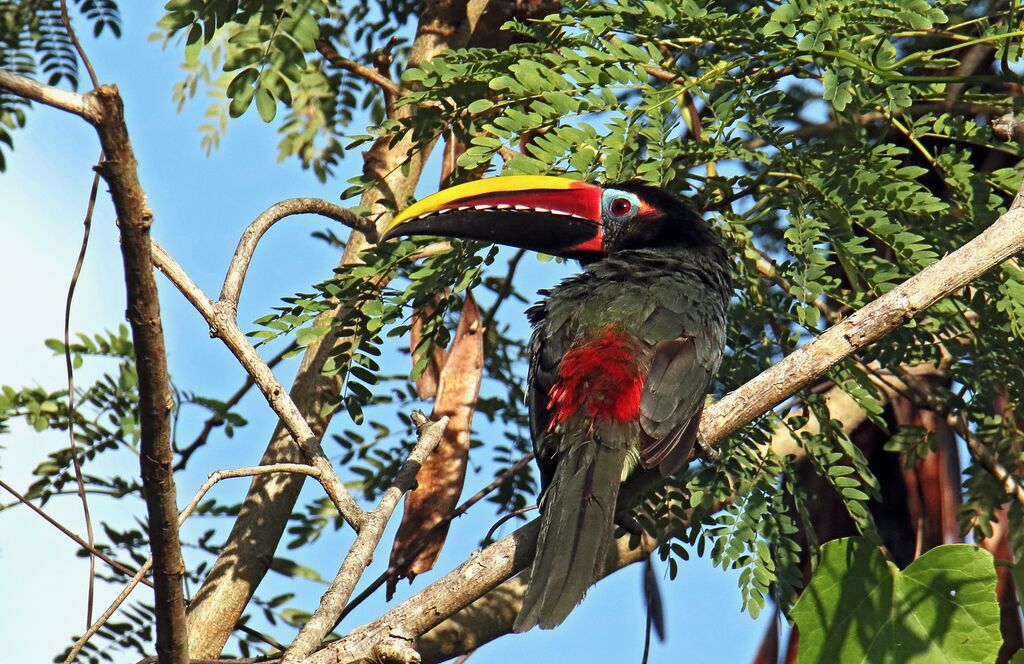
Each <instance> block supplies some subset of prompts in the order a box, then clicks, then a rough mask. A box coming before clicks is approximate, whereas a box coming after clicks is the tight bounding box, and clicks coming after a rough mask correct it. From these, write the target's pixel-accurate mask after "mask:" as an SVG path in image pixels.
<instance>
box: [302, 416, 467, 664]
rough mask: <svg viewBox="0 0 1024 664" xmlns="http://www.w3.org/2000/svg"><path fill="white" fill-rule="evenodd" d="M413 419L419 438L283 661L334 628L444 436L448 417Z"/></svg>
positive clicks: (309, 648) (307, 650) (305, 650)
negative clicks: (393, 517)
mask: <svg viewBox="0 0 1024 664" xmlns="http://www.w3.org/2000/svg"><path fill="white" fill-rule="evenodd" d="M413 421H414V422H415V423H416V426H417V428H418V430H419V440H418V441H417V442H416V445H415V446H413V448H412V452H410V453H409V458H408V459H406V461H405V463H404V464H402V467H401V468H400V469H399V470H398V474H396V475H395V479H394V480H393V481H392V482H391V486H390V487H388V489H387V490H386V491H385V492H384V494H383V495H382V496H381V498H380V502H379V503H378V505H377V508H376V509H375V510H373V511H372V512H369V513H368V514H367V515H366V518H364V519H363V525H362V528H361V529H360V530H359V535H358V536H356V541H355V542H353V544H352V547H351V548H350V549H349V550H348V553H347V554H346V555H345V559H344V561H342V563H341V569H339V570H338V574H337V575H336V576H335V577H334V581H333V582H332V583H331V587H330V589H328V591H327V592H326V593H324V596H323V597H322V598H321V600H320V606H318V607H317V609H316V611H315V612H314V613H313V616H312V617H311V618H310V619H309V620H308V621H307V622H306V624H305V625H303V627H302V631H300V632H299V635H298V636H297V637H295V641H294V642H292V644H291V646H289V648H288V652H286V653H285V656H284V658H283V660H282V661H283V662H286V663H289V664H291V663H294V662H299V661H301V660H302V659H304V658H305V657H306V656H307V655H309V653H310V652H312V651H313V649H314V648H316V647H317V646H319V645H320V643H321V642H322V641H323V639H324V637H325V636H327V634H328V633H330V631H331V630H332V629H333V628H334V625H335V624H336V623H337V621H338V617H339V616H340V615H341V612H342V610H343V609H344V608H345V604H346V602H348V598H349V597H351V596H352V590H353V589H354V588H355V587H356V584H357V583H359V579H360V578H361V577H362V575H363V571H364V570H365V569H366V568H367V567H368V566H369V565H370V562H371V561H372V560H373V552H374V550H375V549H376V548H377V544H378V543H379V542H380V538H381V536H383V535H384V528H385V526H387V524H388V521H390V520H391V515H392V513H394V511H395V506H397V505H398V500H399V499H400V498H401V497H402V496H403V495H405V492H406V491H409V490H410V489H412V488H413V487H414V486H415V485H416V473H418V472H419V471H420V468H421V467H422V466H423V462H424V461H425V460H426V458H427V456H428V455H429V454H430V453H431V452H433V451H434V448H436V447H437V444H438V443H439V442H440V441H441V436H442V435H444V430H445V427H447V426H448V417H442V418H441V419H439V420H438V421H436V422H430V420H428V419H427V418H426V416H424V415H423V414H422V413H418V412H417V413H413Z"/></svg>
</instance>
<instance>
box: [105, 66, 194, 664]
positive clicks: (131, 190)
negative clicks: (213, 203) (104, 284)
mask: <svg viewBox="0 0 1024 664" xmlns="http://www.w3.org/2000/svg"><path fill="white" fill-rule="evenodd" d="M91 96H92V97H93V98H94V99H95V100H96V102H97V103H98V104H99V106H100V108H101V112H100V114H99V117H100V118H102V121H101V122H100V123H99V124H97V125H96V131H97V133H98V134H99V137H100V144H101V145H102V147H103V154H104V161H103V164H102V165H101V166H100V169H99V171H100V174H101V175H102V176H103V178H104V179H105V180H106V181H107V184H108V185H109V186H110V195H111V198H112V199H113V201H114V209H115V210H116V212H117V220H118V228H120V231H121V254H122V256H123V259H124V272H125V283H126V286H127V288H126V290H127V299H128V303H127V312H126V313H127V317H128V322H129V325H130V326H131V329H132V341H133V343H134V344H135V357H136V360H135V367H136V371H137V372H138V376H139V425H140V429H141V445H140V455H139V459H140V465H141V470H142V485H143V494H144V496H145V499H146V508H147V513H148V517H149V519H148V525H149V539H150V548H151V549H152V551H153V561H154V562H153V584H154V590H155V595H156V601H155V605H156V650H157V654H158V655H159V657H160V661H161V662H186V661H187V660H188V632H187V628H186V622H185V596H184V592H183V588H182V579H183V576H184V573H185V564H184V561H183V560H182V558H181V543H180V542H179V540H178V507H177V498H176V494H175V488H174V474H173V470H172V468H171V465H172V463H173V460H174V458H173V452H172V450H171V418H170V413H171V409H172V408H173V407H174V401H173V398H172V396H171V387H170V379H169V377H168V375H167V353H166V350H165V348H164V335H163V327H162V325H161V322H160V300H159V296H158V294H157V288H156V278H155V277H154V275H153V260H152V254H151V246H150V234H149V231H150V226H151V225H152V223H153V214H152V212H150V210H149V207H148V206H147V205H146V196H145V194H144V193H143V191H142V186H141V184H140V183H139V178H138V172H137V168H138V165H137V164H136V162H135V155H134V153H133V152H132V146H131V141H130V140H129V138H128V129H127V127H126V125H125V121H124V107H123V105H122V102H121V96H120V95H119V94H118V91H117V88H115V87H113V86H102V87H99V88H97V89H96V90H94V91H93V92H92V93H91Z"/></svg>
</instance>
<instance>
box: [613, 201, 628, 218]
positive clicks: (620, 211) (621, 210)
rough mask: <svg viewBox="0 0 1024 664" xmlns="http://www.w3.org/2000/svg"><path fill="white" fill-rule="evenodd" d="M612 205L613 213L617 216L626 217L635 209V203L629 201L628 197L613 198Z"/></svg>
mask: <svg viewBox="0 0 1024 664" xmlns="http://www.w3.org/2000/svg"><path fill="white" fill-rule="evenodd" d="M610 207H611V212H612V214H614V215H615V216H616V217H624V216H626V215H627V214H629V211H630V210H632V209H633V204H632V203H630V202H629V199H628V198H616V199H613V200H612V204H611V206H610Z"/></svg>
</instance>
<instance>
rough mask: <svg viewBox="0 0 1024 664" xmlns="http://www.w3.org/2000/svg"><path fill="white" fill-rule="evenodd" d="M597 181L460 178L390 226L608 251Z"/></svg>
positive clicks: (547, 249)
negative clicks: (590, 182)
mask: <svg viewBox="0 0 1024 664" xmlns="http://www.w3.org/2000/svg"><path fill="white" fill-rule="evenodd" d="M601 193H602V190H601V188H600V187H598V186H597V185H593V184H589V183H587V182H579V181H577V180H570V179H568V178H560V177H553V176H548V175H506V176H502V177H495V178H486V179H483V180H477V181H476V182H467V183H466V184H460V185H457V186H454V187H451V188H449V189H445V190H443V191H439V192H438V193H436V194H433V195H431V196H427V197H426V198H424V199H423V200H421V201H419V202H417V203H415V204H414V205H410V206H409V207H408V208H406V209H405V210H403V211H402V212H401V213H399V214H398V215H397V216H396V217H395V218H394V219H393V220H392V221H391V223H390V224H388V226H387V228H386V229H385V231H384V235H383V238H384V239H388V238H393V237H397V236H400V235H441V236H445V237H458V238H466V239H471V240H484V241H486V242H495V243H497V244H504V245H509V246H512V247H521V248H523V249H532V250H533V251H541V252H544V253H547V254H553V255H557V256H570V257H580V256H582V255H584V254H593V253H603V251H604V244H603V234H602V229H601Z"/></svg>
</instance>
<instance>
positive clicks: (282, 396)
mask: <svg viewBox="0 0 1024 664" xmlns="http://www.w3.org/2000/svg"><path fill="white" fill-rule="evenodd" d="M152 244H153V264H154V265H156V267H157V268H159V269H160V271H161V272H163V273H164V275H165V276H166V277H167V278H168V279H169V280H170V281H171V283H172V284H174V286H175V287H176V288H177V289H178V290H179V291H180V292H181V293H182V295H184V296H185V298H186V299H187V300H188V301H189V302H191V303H192V306H194V307H195V308H196V310H197V311H198V312H199V314H200V315H201V316H202V317H203V318H205V319H206V322H207V323H208V324H209V326H210V330H211V332H212V333H213V334H214V335H215V336H217V337H220V339H221V341H223V342H224V345H226V346H227V347H228V349H229V350H230V351H231V352H232V353H233V354H234V356H235V357H236V358H238V361H239V362H240V363H241V365H242V367H243V368H244V369H245V370H246V372H247V373H248V374H249V375H250V376H252V379H253V381H255V383H256V385H257V387H259V388H260V391H261V392H262V393H263V396H265V397H266V398H267V401H268V402H269V403H270V407H271V408H273V410H274V412H275V413H277V415H278V417H280V418H281V421H282V422H283V423H284V425H285V426H286V427H287V428H288V431H289V433H291V435H292V437H293V438H294V440H295V442H296V444H298V446H299V449H301V450H302V453H303V455H304V456H305V457H306V460H307V461H308V462H309V464H310V465H312V466H313V467H315V468H316V469H317V470H318V472H319V474H318V475H317V478H318V479H319V480H320V484H321V486H323V488H324V491H325V492H326V493H327V495H328V497H329V498H330V499H331V502H333V503H334V505H335V507H337V508H338V512H339V513H340V514H341V516H342V517H343V518H344V519H345V520H346V521H347V522H348V523H349V525H351V526H352V527H353V528H355V529H356V530H359V527H360V522H361V520H362V518H363V510H362V509H360V507H359V505H357V504H356V502H355V500H353V499H352V496H351V495H349V492H348V490H346V489H345V485H344V484H343V483H342V481H341V479H340V478H339V477H338V474H337V473H336V472H335V470H334V467H333V466H332V465H331V461H330V459H328V458H327V455H326V454H325V453H324V450H323V448H322V447H321V446H320V440H319V437H318V436H316V434H314V433H313V430H312V429H310V427H309V424H308V423H307V422H306V420H305V418H304V417H303V416H302V413H301V412H299V409H298V407H297V406H296V405H295V402H294V401H292V399H291V397H290V396H289V395H288V393H287V392H286V391H285V390H284V387H282V386H281V383H280V382H278V380H277V378H276V377H275V376H274V372H273V371H271V370H270V367H268V366H267V363H266V362H265V361H264V360H263V358H262V357H260V354H259V353H258V352H256V349H255V348H254V347H253V345H252V344H251V343H250V342H249V339H248V338H246V336H245V333H244V332H242V329H241V328H240V327H239V326H238V322H237V321H236V320H235V317H234V313H235V307H234V305H233V304H231V303H230V302H227V301H221V302H211V301H210V299H209V298H208V297H206V294H205V293H203V291H202V289H201V288H199V286H197V285H196V283H195V282H194V281H192V278H191V277H190V276H188V273H186V272H185V270H183V269H182V267H181V266H180V265H178V263H177V261H175V260H174V259H173V258H171V256H170V254H168V253H167V251H166V250H165V249H164V248H163V247H161V246H160V244H159V243H158V242H156V241H155V240H154V241H153V242H152Z"/></svg>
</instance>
